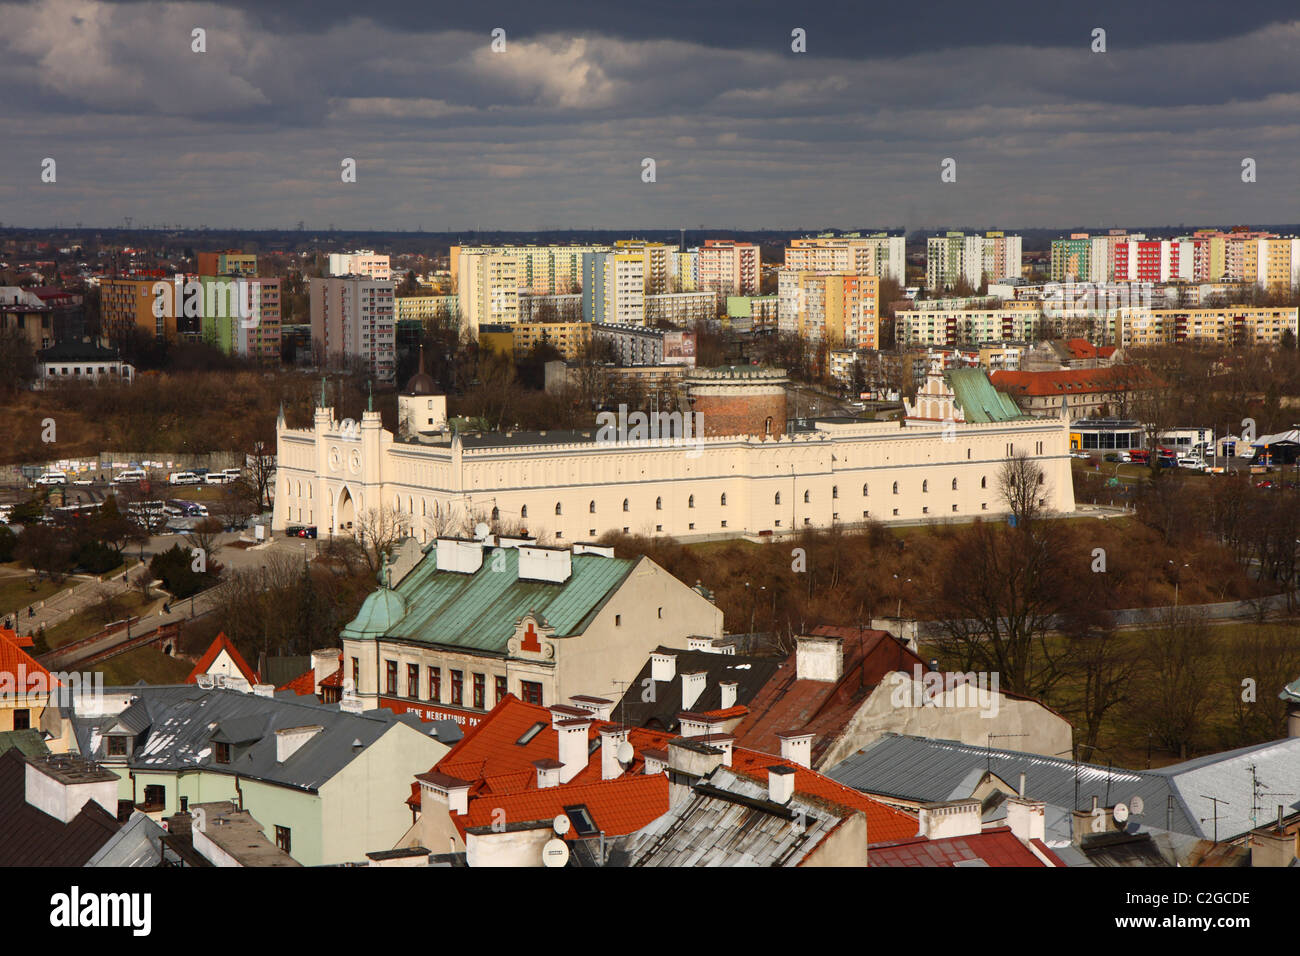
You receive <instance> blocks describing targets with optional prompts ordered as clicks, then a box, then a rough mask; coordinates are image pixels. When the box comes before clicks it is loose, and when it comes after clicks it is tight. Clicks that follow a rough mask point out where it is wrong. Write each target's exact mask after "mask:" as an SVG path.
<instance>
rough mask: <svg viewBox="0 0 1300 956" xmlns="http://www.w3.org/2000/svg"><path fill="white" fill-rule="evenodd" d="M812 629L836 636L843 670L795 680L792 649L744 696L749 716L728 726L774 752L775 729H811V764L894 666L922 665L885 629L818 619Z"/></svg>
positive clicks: (745, 741) (747, 742)
mask: <svg viewBox="0 0 1300 956" xmlns="http://www.w3.org/2000/svg"><path fill="white" fill-rule="evenodd" d="M812 633H813V635H814V636H819V637H838V638H840V639H841V641H842V642H843V648H844V676H843V677H841V678H840V679H839V680H838V681H835V682H831V681H820V680H798V679H797V673H798V668H797V666H796V654H791V655H790V657H789V658H788V659H787V660H786V662H785V663H784V664H782V665H781V669H780V670H778V671H777V672H776V673H775V674H773V675H772V678H771V679H770V680H769V681H768V682H767V683H766V684H764V685H763V687H762V689H761V690H760V691H759V692H758V693H757V694H756V695H755V696H754V699H753V700H751V701H750V702H749V716H748V717H746V718H745V719H744V720H742V721H741V722H740V723H739V724H738V725H737V727H736V729H735V730H734V731H733V733H735V735H736V742H737V743H738V744H739V745H740V746H742V747H748V748H750V749H751V750H760V751H763V752H764V753H772V754H779V753H780V752H781V741H780V739H779V738H778V736H777V735H778V734H783V733H788V732H797V733H810V734H814V735H816V737H815V739H814V740H813V745H812V759H813V763H814V764H816V763H817V760H818V758H819V757H820V756H821V755H822V754H823V753H825V752H826V750H827V749H828V748H829V747H830V745H831V744H832V743H833V742H834V741H835V740H836V739H837V738H838V737H839V735H840V734H841V733H843V731H844V728H845V727H846V726H848V723H849V721H850V720H851V719H852V717H853V715H854V714H855V713H857V711H858V708H860V707H861V706H862V702H863V701H864V700H866V698H867V697H868V695H870V693H871V692H872V690H874V689H875V687H876V685H878V684H879V683H880V682H881V681H883V680H884V679H885V677H886V675H888V674H889V673H890V672H892V671H896V670H901V671H905V672H907V673H909V674H910V673H912V668H913V667H914V666H917V665H920V666H921V667H922V668H924V667H925V662H924V661H922V660H921V658H920V657H918V656H917V655H916V654H915V653H913V652H912V651H910V650H908V649H907V647H906V646H905V645H904V644H903V643H902V642H900V641H897V640H895V639H894V638H893V637H891V636H890V635H889V634H888V633H887V632H886V631H873V630H870V629H867V628H856V627H835V626H831V625H823V626H821V627H818V628H815V629H814V630H813V632H812Z"/></svg>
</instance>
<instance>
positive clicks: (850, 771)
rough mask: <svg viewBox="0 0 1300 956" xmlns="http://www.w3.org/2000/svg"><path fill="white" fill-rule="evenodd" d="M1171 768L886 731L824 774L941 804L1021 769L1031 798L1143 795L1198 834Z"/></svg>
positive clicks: (1069, 805)
mask: <svg viewBox="0 0 1300 956" xmlns="http://www.w3.org/2000/svg"><path fill="white" fill-rule="evenodd" d="M1297 743H1298V744H1300V740H1298V741H1297ZM1173 769H1174V768H1172V767H1166V768H1165V769H1164V770H1125V769H1123V768H1120V767H1104V766H1100V765H1098V764H1089V763H1080V764H1077V765H1076V764H1075V763H1074V761H1072V760H1066V759H1063V758H1061V757H1044V756H1042V755H1041V754H1033V753H1024V752H1022V751H1018V750H1000V749H997V748H992V749H990V748H986V747H979V746H975V745H972V744H963V743H959V742H957V741H954V740H930V739H927V738H925V737H912V736H904V735H901V734H885V735H884V736H883V737H881V738H880V739H879V740H877V741H875V742H873V743H871V744H868V745H867V746H866V747H864V748H863V749H862V750H859V751H858V752H857V753H855V754H853V755H852V756H851V757H848V758H847V759H845V760H843V761H841V762H840V763H838V764H836V765H835V766H834V767H832V768H831V769H830V770H828V771H826V775H827V776H828V777H830V778H831V779H832V780H838V781H839V782H840V783H842V784H845V785H847V786H850V787H852V788H853V789H855V790H860V791H862V792H863V793H868V794H874V795H878V796H882V797H894V798H896V799H899V800H907V801H915V802H921V803H938V802H942V801H945V800H956V799H961V798H964V797H969V796H970V795H971V791H972V789H973V788H974V786H975V785H976V784H977V783H978V782H979V781H980V780H982V779H983V778H984V776H985V775H986V774H987V773H992V774H994V775H995V776H997V777H998V779H1000V780H1001V781H1002V782H1003V783H1005V784H1007V785H1008V786H1010V787H1018V786H1019V782H1020V774H1022V773H1023V774H1025V783H1026V786H1025V791H1026V792H1025V796H1026V797H1028V798H1029V799H1030V800H1041V801H1043V802H1044V803H1046V804H1048V805H1049V806H1053V807H1060V808H1065V809H1066V810H1067V811H1069V810H1076V809H1080V810H1082V809H1087V808H1088V807H1091V806H1092V798H1093V797H1094V796H1095V797H1096V798H1097V802H1098V805H1100V806H1112V805H1114V804H1116V803H1126V804H1129V805H1132V802H1133V798H1134V797H1138V798H1140V800H1141V801H1142V807H1143V811H1142V815H1141V816H1140V817H1138V818H1137V819H1138V822H1142V823H1144V824H1148V825H1154V826H1158V827H1161V828H1163V829H1169V830H1174V831H1177V832H1179V833H1190V834H1194V835H1196V836H1201V835H1202V831H1201V826H1200V824H1199V823H1198V822H1197V816H1198V814H1195V813H1193V812H1192V811H1191V810H1190V809H1189V807H1188V804H1187V803H1186V802H1185V800H1184V798H1183V795H1182V793H1180V791H1179V790H1178V789H1177V788H1176V787H1175V786H1174V785H1173V782H1172V780H1171V779H1170V776H1169V774H1168V771H1170V770H1173ZM1076 777H1077V781H1078V789H1077V793H1078V796H1077V803H1076V796H1075V794H1076V783H1075V782H1076ZM1297 789H1300V788H1297ZM1202 792H1204V791H1202ZM1222 834H1223V830H1222V825H1221V826H1220V836H1222Z"/></svg>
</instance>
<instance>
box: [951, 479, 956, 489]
mask: <svg viewBox="0 0 1300 956" xmlns="http://www.w3.org/2000/svg"><path fill="white" fill-rule="evenodd" d="M952 490H953V491H956V490H957V479H956V478H954V479H953V480H952Z"/></svg>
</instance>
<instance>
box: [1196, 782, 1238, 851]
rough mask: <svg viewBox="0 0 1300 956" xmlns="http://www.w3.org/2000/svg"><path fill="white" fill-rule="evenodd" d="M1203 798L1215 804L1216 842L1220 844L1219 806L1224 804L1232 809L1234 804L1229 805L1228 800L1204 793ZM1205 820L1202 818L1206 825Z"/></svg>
mask: <svg viewBox="0 0 1300 956" xmlns="http://www.w3.org/2000/svg"><path fill="white" fill-rule="evenodd" d="M1201 796H1202V797H1204V798H1205V799H1206V800H1209V801H1210V802H1211V803H1213V804H1214V842H1215V843H1218V842H1219V804H1223V805H1224V806H1225V807H1230V806H1232V804H1231V803H1229V802H1228V801H1227V800H1220V799H1219V798H1218V797H1212V796H1210V795H1209V794H1207V793H1203V794H1201ZM1205 820H1206V818H1205V817H1201V822H1202V823H1204V822H1205Z"/></svg>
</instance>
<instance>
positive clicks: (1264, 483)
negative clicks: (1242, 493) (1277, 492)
mask: <svg viewBox="0 0 1300 956" xmlns="http://www.w3.org/2000/svg"><path fill="white" fill-rule="evenodd" d="M1255 487H1256V488H1272V487H1273V482H1272V481H1270V480H1269V479H1267V478H1265V479H1264V480H1263V481H1257V482H1255Z"/></svg>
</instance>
